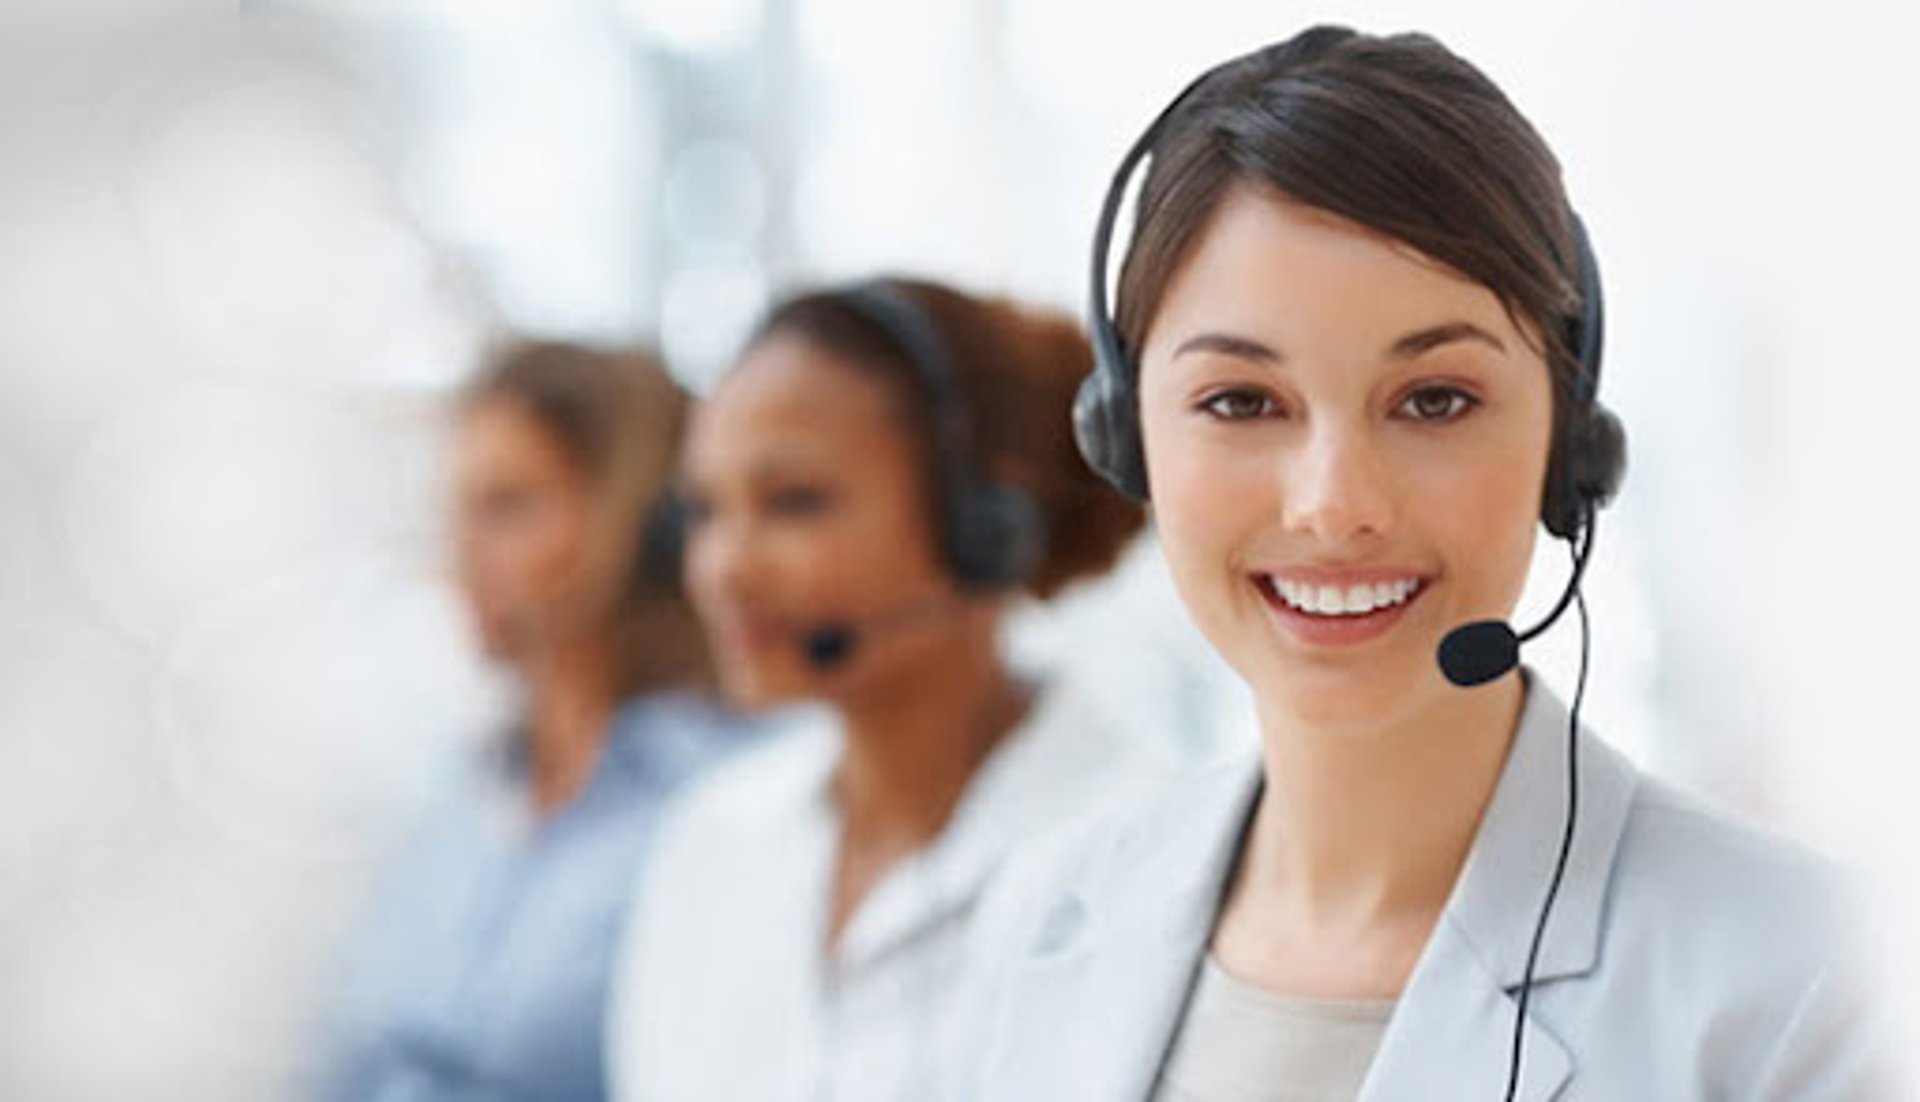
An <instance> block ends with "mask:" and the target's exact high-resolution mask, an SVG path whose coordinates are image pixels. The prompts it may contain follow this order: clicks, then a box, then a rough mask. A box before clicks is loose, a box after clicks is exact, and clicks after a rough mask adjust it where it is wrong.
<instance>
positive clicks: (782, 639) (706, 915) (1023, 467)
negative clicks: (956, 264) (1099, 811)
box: [609, 280, 1160, 1102]
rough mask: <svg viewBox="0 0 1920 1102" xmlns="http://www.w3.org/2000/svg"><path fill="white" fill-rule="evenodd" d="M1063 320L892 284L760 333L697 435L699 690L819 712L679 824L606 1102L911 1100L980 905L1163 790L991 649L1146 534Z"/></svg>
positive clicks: (810, 300)
mask: <svg viewBox="0 0 1920 1102" xmlns="http://www.w3.org/2000/svg"><path fill="white" fill-rule="evenodd" d="M1090 361H1091V356H1090V353H1089V350H1088V348H1087V344H1086V341H1085V339H1084V338H1083V337H1082V336H1081V335H1080V334H1079V332H1078V331H1077V329H1076V327H1075V326H1074V325H1073V324H1072V322H1071V321H1070V320H1069V319H1067V318H1064V317H1059V316H1054V315H1050V314H1045V313H1039V312H1034V311H1030V310H1026V309H1022V308H1020V307H1017V306H1015V305H1013V304H1011V303H1008V302H1004V301H990V300H983V299H980V298H976V297H973V296H971V295H966V294H962V293H959V292H957V291H954V290H951V289H948V288H946V287H943V286H939V285H936V284H932V283H925V282H913V281H905V280H884V281H877V282H873V283H868V284H862V285H856V286H851V287H843V288H837V289H831V290H825V291H819V292H816V293H809V294H802V295H799V296H797V297H794V298H790V299H788V300H786V301H784V302H782V303H780V304H778V305H777V306H776V307H775V308H774V309H773V310H772V312H771V313H770V314H769V315H768V316H767V318H766V319H765V320H764V322H763V323H762V324H761V325H760V327H759V329H758V331H757V332H756V333H755V335H754V336H753V337H752V339H751V340H750V342H749V344H748V347H747V349H746V351H745V352H744V354H743V355H742V356H741V358H740V360H739V361H738V363H737V364H736V365H735V367H734V368H733V369H732V371H731V372H730V373H729V374H728V375H727V376H726V377H725V378H724V379H723V380H722V381H721V382H720V384H719V385H718V386H717V388H716V389H715V390H714V392H713V393H712V394H711V395H710V396H709V397H708V398H707V399H706V400H705V401H704V402H703V403H702V405H701V407H700V409H699V410H698V411H697V412H696V415H695V417H694V421H693V425H692V428H691V431H690V433H689V437H688V441H687V446H686V448H685V450H684V453H683V469H682V486H683V496H684V506H685V515H686V522H685V523H686V544H685V572H686V577H687V580H688V587H689V591H690V592H691V594H692V595H693V599H694V605H695V608H696V609H697V611H698V612H699V613H700V616H701V618H702V620H703V622H704V623H705V625H706V628H707V633H708V638H709V639H710V641H711V643H712V646H713V649H714V653H715V656H716V660H717V663H718V667H719V672H720V678H721V682H722V685H723V686H724V688H725V689H726V690H727V692H728V694H729V696H730V697H731V698H732V699H734V700H735V701H737V702H739V703H742V704H745V705H750V706H761V707H764V706H771V705H775V704H782V703H789V702H796V701H810V702H816V703H817V704H819V705H823V706H824V713H825V714H824V715H823V716H822V717H821V722H820V723H819V724H818V725H817V727H815V728H814V729H811V730H808V731H806V732H804V733H802V734H800V735H798V736H796V737H794V738H790V739H787V740H784V741H782V742H781V743H780V744H777V745H774V746H770V747H768V748H767V749H765V750H764V751H762V752H760V753H756V754H753V755H750V756H749V757H748V758H747V759H743V760H742V761H740V762H736V763H733V764H732V765H731V766H730V767H729V768H728V769H726V770H724V771H723V772H722V773H721V774H719V775H716V777H715V778H713V779H712V780H711V781H710V782H707V783H704V784H703V785H701V786H700V787H699V788H698V790H696V791H695V792H693V793H692V794H691V795H690V796H689V797H688V799H687V800H686V801H685V806H684V807H683V808H682V809H681V810H680V811H679V812H678V813H676V814H675V816H674V818H673V822H672V824H671V825H670V827H669V829H668V833H667V836H666V838H665V839H664V840H663V842H662V846H661V849H660V850H659V851H657V853H656V857H655V861H654V863H653V865H652V867H651V869H650V870H649V873H648V875H647V877H646V878H645V883H644V887H643V888H642V894H641V897H640V898H641V903H640V905H639V907H638V909H637V911H636V915H635V921H634V925H633V928H632V930H631V932H630V935H629V941H628V945H627V957H626V960H627V964H626V969H625V971H624V973H623V975H622V982H621V986H620V989H619V995H618V1002H617V1010H616V1014H615V1018H614V1021H613V1033H612V1035H611V1037H610V1041H609V1043H610V1046H611V1049H612V1059H613V1065H612V1072H613V1083H614V1090H615V1096H616V1097H619V1098H623V1099H632V1100H635V1102H641V1100H644V1102H682V1100H684V1102H693V1100H703V1099H720V1098H740V1099H747V1098H751V1099H755V1100H757V1102H764V1100H774V1102H777V1100H779V1099H784V1098H793V1099H822V1100H824V1099H836V1100H855V1099H860V1100H865V1099H874V1100H880V1099H890V1100H892V1099H897V1100H900V1102H907V1100H919V1099H924V1098H927V1097H929V1096H930V1095H932V1094H933V1093H935V1083H936V1081H935V1080H934V1079H933V1078H932V1077H931V1076H932V1075H933V1072H934V1070H935V1069H936V1068H937V1067H939V1066H943V1064H944V1058H945V1053H944V1048H945V1046H946V1045H947V1044H948V1042H949V1038H950V1036H951V1024H952V1023H951V1015H950V1014H949V1013H948V1006H949V996H950V994H951V991H952V989H953V988H954V986H955V984H956V983H957V982H958V980H959V978H960V969H961V965H962V960H961V956H960V952H959V950H960V947H961V945H962V944H963V934H964V931H965V929H966V928H967V924H968V921H969V919H970V916H971V914H972V911H973V908H974V903H975V900H976V898H977V897H978V895H979V893H980V892H981V890H982V888H983V885H984V884H985V883H986V882H987V880H988V878H989V877H990V875H991V874H992V873H993V872H994V870H995V869H996V868H998V866H999V865H1000V864H1001V862H1002V861H1003V860H1004V859H1005V858H1006V857H1007V856H1008V855H1009V854H1010V852H1011V851H1012V850H1013V849H1014V847H1015V846H1017V845H1020V844H1023V843H1024V842H1026V841H1027V840H1029V839H1030V838H1031V837H1032V836H1033V835H1034V833H1035V832H1036V831H1039V830H1041V829H1044V828H1048V827H1050V826H1052V825H1054V824H1060V823H1064V822H1066V821H1067V820H1069V819H1071V818H1073V817H1074V816H1075V815H1077V814H1081V813H1083V812H1085V811H1086V810H1087V809H1089V808H1091V807H1092V806H1093V805H1094V804H1095V803H1096V802H1097V801H1098V800H1100V799H1103V798H1107V797H1111V796H1116V795H1117V794H1119V793H1122V792H1124V791H1126V790H1128V789H1129V788H1132V787H1141V781H1142V779H1143V777H1144V776H1145V775H1146V774H1147V773H1149V772H1151V771H1154V770H1155V769H1157V767H1158V766H1159V764H1160V762H1159V760H1158V755H1156V754H1155V753H1153V752H1152V751H1151V750H1150V749H1149V748H1148V747H1147V746H1146V745H1145V744H1144V743H1142V744H1135V743H1133V742H1131V741H1130V740H1129V739H1128V738H1127V737H1124V736H1122V735H1120V734H1117V733H1116V731H1115V728H1116V723H1115V722H1114V721H1115V719H1116V718H1117V717H1113V716H1110V715H1104V714H1102V712H1101V711H1100V709H1099V707H1098V706H1097V702H1096V701H1094V700H1091V699H1088V696H1087V694H1084V693H1082V692H1079V691H1076V690H1074V689H1071V688H1068V687H1066V686H1064V685H1062V684H1057V683H1049V682H1048V681H1046V680H1045V679H1036V678H1035V677H1033V676H1030V675H1028V674H1026V673H1024V672H1023V671H1019V670H1016V669H1014V668H1011V667H1010V666H1009V664H1008V662H1007V660H1006V659H1005V658H1004V657H1003V655H1002V653H1001V645H1000V633H1001V623H1002V620H1003V619H1004V616H1005V613H1006V611H1007V609H1008V607H1009V603H1010V602H1011V601H1012V600H1013V599H1015V598H1018V597H1022V596H1025V597H1032V598H1037V599H1040V600H1046V599H1048V598H1051V597H1053V596H1054V595H1055V594H1057V593H1059V592H1060V591H1061V590H1062V589H1064V588H1066V587H1067V586H1069V585H1070V584H1071V583H1073V582H1075V581H1078V580H1081V579H1085V578H1090V577H1093V576H1095V575H1097V574H1100V573H1102V572H1103V571H1105V570H1106V569H1107V568H1108V567H1109V566H1110V565H1111V564H1112V563H1113V562H1114V560H1115V559H1116V557H1117V556H1118V554H1119V553H1120V551H1121V550H1122V548H1123V546H1124V545H1125V544H1126V543H1127V541H1128V540H1129V539H1130V537H1132V536H1133V535H1134V534H1135V532H1137V531H1138V529H1139V527H1140V525H1141V522H1142V514H1141V511H1140V510H1139V509H1138V508H1137V507H1135V506H1134V505H1132V504H1131V503H1129V502H1127V501H1126V500H1125V499H1123V498H1122V497H1121V496H1120V495H1119V494H1116V493H1114V492H1113V491H1112V490H1111V489H1110V488H1108V487H1107V486H1106V485H1104V484H1103V483H1102V482H1101V481H1100V480H1099V479H1098V478H1096V477H1095V476H1094V474H1093V472H1091V471H1090V470H1088V469H1087V467H1086V465H1085V463H1084V462H1083V461H1082V460H1081V458H1080V457H1079V456H1078V455H1077V454H1076V453H1075V450H1074V444H1073V441H1072V439H1071V437H1070V434H1069V433H1068V431H1067V426H1068V423H1069V422H1068V411H1069V408H1070V405H1071V402H1072V397H1073V393H1074V388H1075V386H1076V385H1077V383H1078V381H1079V377H1080V376H1081V375H1082V374H1083V373H1084V372H1085V370H1086V368H1087V367H1088V365H1089V363H1090Z"/></svg>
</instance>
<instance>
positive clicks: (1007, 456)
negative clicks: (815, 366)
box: [755, 279, 1146, 600]
mask: <svg viewBox="0 0 1920 1102" xmlns="http://www.w3.org/2000/svg"><path fill="white" fill-rule="evenodd" d="M884 282H885V285H886V287H887V288H888V289H889V290H890V291H892V292H895V293H898V294H899V295H900V296H902V297H904V298H906V299H909V300H911V301H912V302H913V304H914V305H915V306H917V307H919V308H920V309H921V310H922V311H923V312H925V314H926V315H927V318H928V320H929V321H930V322H931V324H932V326H933V328H934V330H935V331H936V335H937V336H938V337H939V339H940V340H941V341H943V342H944V347H945V350H946V352H947V355H948V359H949V360H950V362H951V363H952V365H953V370H954V372H955V374H957V375H958V376H959V377H958V378H957V379H956V380H955V384H956V385H957V386H958V388H959V390H960V393H961V395H962V397H963V399H964V401H965V402H966V405H967V410H968V413H969V414H970V418H971V421H972V433H971V435H972V438H973V440H972V442H973V448H974V451H975V453H976V454H974V455H973V456H970V457H967V458H968V461H969V462H970V463H971V464H972V465H973V466H974V467H975V468H977V469H978V470H980V471H981V472H982V473H984V474H986V475H988V476H989V477H992V478H994V479H997V480H999V481H1003V482H1006V483H1008V484H1011V485H1014V486H1017V487H1019V488H1021V489H1023V490H1025V491H1026V492H1027V493H1028V494H1030V495H1032V497H1033V499H1034V502H1035V504H1037V505H1038V506H1039V509H1040V513H1041V515H1042V516H1043V517H1044V518H1045V521H1046V530H1047V548H1046V553H1045V555H1044V556H1043V557H1042V559H1041V563H1040V566H1039V568H1038V569H1037V570H1036V571H1035V572H1034V575H1033V577H1032V578H1031V579H1029V580H1028V582H1027V583H1026V589H1027V591H1028V592H1029V593H1031V594H1032V595H1033V596H1035V597H1038V598H1041V599H1043V600H1044V599H1047V598H1051V597H1052V596H1054V595H1055V594H1056V593H1058V592H1059V591H1060V590H1061V589H1063V588H1065V587H1066V586H1067V585H1069V584H1070V583H1072V582H1074V581H1077V580H1080V579H1082V578H1086V577H1090V576H1093V575H1096V574H1100V573H1103V572H1105V571H1106V570H1108V569H1109V568H1111V567H1112V566H1113V563H1114V561H1115V560H1116V559H1117V558H1118V557H1119V555H1120V552H1121V551H1122V550H1123V549H1124V548H1125V547H1126V545H1127V542H1128V541H1129V540H1130V539H1131V538H1132V537H1133V536H1134V535H1135V534H1136V533H1137V532H1139V530H1140V528H1141V527H1142V525H1143V524H1144V523H1145V520H1146V514H1145V513H1144V512H1143V511H1142V510H1141V509H1140V508H1139V507H1138V506H1136V505H1135V504H1133V503H1132V502H1130V501H1128V500H1126V499H1125V498H1123V497H1121V496H1120V495H1119V494H1117V493H1115V492H1114V491H1113V490H1112V489H1110V488H1109V487H1108V486H1107V484H1106V483H1105V482H1104V481H1102V480H1101V479H1100V478H1099V477H1098V476H1096V475H1095V474H1094V473H1093V471H1092V470H1091V469H1089V468H1088V467H1087V465H1086V462H1085V461H1084V460H1083V459H1081V458H1080V452H1079V449H1078V448H1077V447H1076V446H1075V444H1074V441H1073V431H1072V409H1073V396H1074V392H1075V390H1076V389H1078V387H1079V385H1080V380H1081V379H1082V378H1083V377H1085V375H1086V374H1087V372H1088V371H1090V370H1092V366H1093V351H1092V349H1091V347H1090V346H1089V345H1088V344H1087V340H1086V338H1085V337H1084V336H1083V335H1082V334H1081V332H1080V327H1079V325H1078V324H1077V323H1075V321H1074V320H1073V319H1072V318H1069V317H1068V316H1066V315H1065V314H1061V313H1057V312H1054V311H1048V310H1040V309H1035V308H1031V307H1026V306H1022V305H1020V304H1018V303H1015V302H1012V301H1010V300H1007V299H987V298H980V297H976V296H973V295H969V294H965V293H962V292H960V291H957V290H954V289H953V288H950V287H946V286H943V285H940V284H937V283H931V282H926V281H922V280H911V279H889V280H886V281H884ZM782 334H785V335H794V336H798V337H801V338H802V339H805V340H807V341H809V342H811V343H813V344H816V345H817V346H819V347H821V348H823V349H826V350H829V351H831V352H833V353H835V354H837V355H840V356H843V357H845V358H846V359H847V360H849V361H850V362H853V363H855V364H859V365H862V366H866V367H869V368H872V369H874V370H877V371H879V372H882V373H883V374H884V376H885V378H886V379H887V380H888V382H889V384H890V385H891V386H892V387H893V388H894V391H895V393H896V394H897V395H898V397H899V399H900V403H901V409H902V411H903V414H904V416H905V418H906V420H907V422H908V425H907V426H906V427H907V431H908V433H909V435H910V436H911V438H912V439H913V440H915V441H917V442H919V444H920V445H921V449H922V469H923V472H924V478H923V480H922V484H923V485H924V486H925V487H926V493H927V501H928V504H929V509H928V514H927V515H928V520H929V523H936V520H935V518H936V517H937V516H938V515H939V511H938V510H936V509H934V508H932V504H933V501H934V497H933V495H934V494H936V493H938V492H939V490H938V486H939V479H938V477H937V473H936V472H937V471H938V469H939V466H938V457H937V456H936V455H935V454H934V453H933V450H932V449H933V441H935V440H937V439H938V438H939V435H940V434H939V433H938V432H936V431H935V430H934V413H933V410H932V409H931V406H930V403H931V398H930V396H929V395H928V393H927V391H926V387H925V386H924V385H923V384H922V383H921V382H920V381H919V373H918V372H917V371H915V370H913V368H912V365H911V364H909V363H908V362H907V361H906V360H905V359H904V356H905V353H904V352H903V351H902V350H901V349H900V348H899V346H898V345H897V344H896V343H895V341H894V340H893V339H892V338H891V337H890V336H889V335H888V334H887V333H886V332H885V331H884V330H883V329H881V327H880V326H879V325H878V324H876V323H875V322H874V321H873V320H872V319H870V318H869V317H867V316H866V315H864V314H863V313H862V312H861V311H860V310H859V309H858V308H856V307H855V306H853V305H852V304H850V303H849V302H848V301H847V299H846V297H845V296H844V295H843V294H840V293H838V292H836V291H831V290H828V291H818V292H812V293H808V294H802V295H799V296H797V297H794V298H790V299H788V300H786V301H784V302H782V303H780V304H778V305H776V306H775V308H774V309H773V310H772V312H771V313H769V314H768V316H767V318H766V320H765V321H764V322H762V323H761V326H760V328H759V330H758V332H757V334H756V336H755V339H756V340H763V339H766V338H767V337H771V336H775V335H782Z"/></svg>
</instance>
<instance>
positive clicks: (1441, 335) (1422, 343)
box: [1173, 320, 1507, 364]
mask: <svg viewBox="0 0 1920 1102" xmlns="http://www.w3.org/2000/svg"><path fill="white" fill-rule="evenodd" d="M1455 341H1479V342H1480V343H1482V344H1485V345H1487V346H1488V347H1490V348H1493V349H1495V350H1496V351H1498V352H1500V353H1501V354H1502V355H1505V354H1506V351H1507V346H1506V343H1505V342H1503V341H1502V340H1501V339H1500V338H1499V337H1496V336H1494V335H1493V334H1492V333H1489V332H1487V331H1486V330H1485V329H1482V328H1480V327H1479V326H1477V325H1475V324H1473V323H1472V322H1470V321H1464V320H1463V321H1449V322H1442V323H1441V324H1439V325H1430V326H1428V327H1427V328H1425V329H1420V330H1416V331H1414V332H1412V333H1408V334H1407V335H1406V336H1404V337H1401V338H1400V339H1399V340H1397V341H1394V342H1393V346H1392V347H1391V348H1390V349H1389V350H1388V351H1389V353H1390V354H1391V355H1392V356H1393V357H1394V358H1395V359H1400V360H1410V359H1413V358H1414V357H1416V356H1421V355H1424V354H1425V353H1428V352H1431V351H1433V350H1434V349H1436V348H1439V347H1440V346H1441V345H1445V344H1452V343H1454V342H1455ZM1189 352H1212V353H1215V354H1218V355H1223V356H1233V357H1235V358H1237V359H1242V360H1252V361H1254V362H1255V363H1263V364H1273V363H1279V362H1280V361H1281V360H1282V359H1284V358H1285V357H1283V356H1282V355H1281V354H1280V353H1278V352H1276V351H1274V350H1273V349H1271V348H1268V347H1267V346H1266V345H1264V344H1261V343H1260V342H1259V341H1256V340H1254V339H1253V338H1251V337H1242V336H1237V335H1235V334H1232V333H1215V332H1207V333H1196V334H1194V335H1193V336H1191V337H1188V338H1187V339H1186V340H1184V341H1181V342H1180V346H1179V347H1178V348H1175V349H1174V350H1173V358H1174V359H1179V358H1180V357H1181V356H1184V355H1186V354H1187V353H1189Z"/></svg>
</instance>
